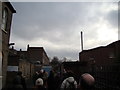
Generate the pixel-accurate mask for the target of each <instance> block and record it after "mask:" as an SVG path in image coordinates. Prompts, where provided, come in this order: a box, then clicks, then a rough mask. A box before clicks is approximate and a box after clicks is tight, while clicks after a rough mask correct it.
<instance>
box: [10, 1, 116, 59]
mask: <svg viewBox="0 0 120 90" xmlns="http://www.w3.org/2000/svg"><path fill="white" fill-rule="evenodd" d="M13 5H14V7H15V9H16V11H17V13H16V14H15V15H14V18H13V26H12V29H13V30H12V33H13V36H12V38H13V39H12V40H15V39H14V38H19V39H20V40H21V41H22V40H23V41H26V42H34V41H36V40H37V39H38V38H41V39H43V40H46V41H49V42H51V43H53V44H57V45H59V46H60V45H62V46H64V45H72V46H74V47H75V46H78V45H79V39H80V38H79V32H80V31H81V29H82V28H84V31H85V38H86V40H87V39H97V27H95V24H96V23H98V22H99V20H100V18H101V17H104V13H103V12H101V11H99V9H100V7H102V3H101V4H100V3H90V2H88V3H85V2H82V3H81V2H79V3H73V2H71V3H70V2H69V3H68V2H67V3H65V2H61V3H59V2H57V3H55V2H47V3H46V2H45V3H44V2H39V3H38V2H34V3H33V2H32V3H30V2H27V3H25V2H24V3H20V2H17V3H13ZM106 5H109V4H106ZM96 7H97V8H96ZM105 15H106V14H105ZM109 15H110V16H109ZM113 15H114V14H113ZM113 15H112V12H111V13H109V14H108V20H111V21H112V20H113V19H112V16H113ZM19 43H20V42H19ZM19 46H20V45H19ZM74 47H73V49H72V50H71V49H70V50H66V49H65V48H64V49H65V50H63V49H62V50H60V51H58V52H57V51H56V50H48V53H49V55H55V54H56V55H59V56H71V57H74V58H75V57H76V56H77V55H76V53H78V52H76V50H75V49H74ZM78 49H79V48H78ZM73 52H74V53H73Z"/></svg>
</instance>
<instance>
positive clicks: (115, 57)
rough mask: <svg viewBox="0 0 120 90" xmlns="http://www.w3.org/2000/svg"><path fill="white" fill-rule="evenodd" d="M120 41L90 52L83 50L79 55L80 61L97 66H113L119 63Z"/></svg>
mask: <svg viewBox="0 0 120 90" xmlns="http://www.w3.org/2000/svg"><path fill="white" fill-rule="evenodd" d="M119 56H120V40H118V41H116V42H113V43H111V44H109V45H107V46H101V47H97V48H93V49H89V50H83V51H82V52H80V53H79V61H87V62H90V63H95V64H96V65H97V66H102V65H112V64H113V63H117V62H119V61H120V60H119Z"/></svg>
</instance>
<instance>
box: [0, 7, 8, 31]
mask: <svg viewBox="0 0 120 90" xmlns="http://www.w3.org/2000/svg"><path fill="white" fill-rule="evenodd" d="M7 19H8V10H7V8H5V9H4V10H3V13H2V24H1V29H2V30H5V31H6V26H7Z"/></svg>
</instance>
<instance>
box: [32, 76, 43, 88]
mask: <svg viewBox="0 0 120 90" xmlns="http://www.w3.org/2000/svg"><path fill="white" fill-rule="evenodd" d="M43 83H44V82H43V79H42V78H38V79H37V80H36V82H35V87H34V90H45V88H44V87H43Z"/></svg>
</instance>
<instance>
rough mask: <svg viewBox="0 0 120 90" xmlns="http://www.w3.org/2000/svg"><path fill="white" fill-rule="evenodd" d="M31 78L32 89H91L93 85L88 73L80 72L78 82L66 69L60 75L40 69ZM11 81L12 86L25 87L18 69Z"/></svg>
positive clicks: (92, 78)
mask: <svg viewBox="0 0 120 90" xmlns="http://www.w3.org/2000/svg"><path fill="white" fill-rule="evenodd" d="M32 80H33V83H34V86H33V88H32V89H33V90H67V89H68V90H93V89H94V85H95V79H94V77H93V76H92V75H90V74H89V73H84V74H82V75H81V76H80V78H79V82H78V81H76V79H75V77H74V73H73V72H72V71H71V70H67V71H65V72H64V73H63V74H62V75H60V73H55V72H54V71H53V70H51V71H50V73H49V74H48V73H47V72H46V71H45V70H42V69H41V70H40V71H38V72H36V73H35V74H34V75H33V77H32ZM13 83H14V88H21V89H23V90H26V89H27V88H26V82H25V79H24V78H23V77H22V72H20V71H19V72H18V74H17V76H16V77H15V78H14V80H13Z"/></svg>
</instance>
